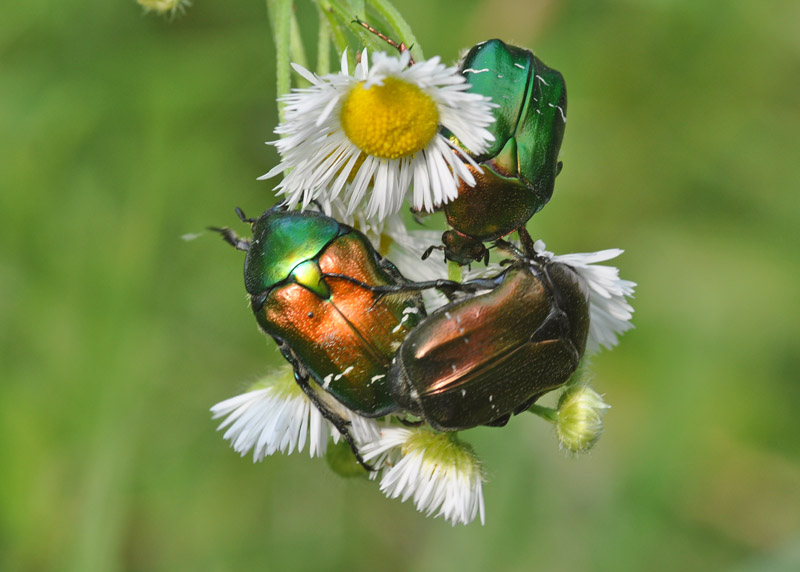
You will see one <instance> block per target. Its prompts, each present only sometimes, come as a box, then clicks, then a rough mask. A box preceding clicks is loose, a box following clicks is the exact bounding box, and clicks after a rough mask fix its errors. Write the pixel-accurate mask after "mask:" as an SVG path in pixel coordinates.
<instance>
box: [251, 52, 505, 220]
mask: <svg viewBox="0 0 800 572" xmlns="http://www.w3.org/2000/svg"><path fill="white" fill-rule="evenodd" d="M409 58H410V54H409V52H404V53H402V54H400V56H399V57H392V56H388V55H386V54H383V53H376V54H374V55H373V58H372V66H371V67H370V66H369V64H368V60H367V52H366V50H364V52H363V54H362V57H361V62H360V63H358V64H357V65H356V67H355V70H354V73H353V75H350V73H349V69H348V64H347V54H346V53H345V54H343V55H342V63H341V72H340V73H338V74H329V75H325V76H322V77H319V76H317V75H315V74H313V73H311V72H310V71H308V70H306V69H305V68H303V67H301V66H298V65H295V64H293V66H294V69H295V70H296V71H297V73H299V74H300V75H301V76H303V77H304V78H305V79H307V80H308V81H309V82H310V83H311V84H312V85H311V87H309V88H305V89H294V90H292V92H291V93H289V94H288V95H286V96H284V97H282V98H281V102H282V103H283V104H284V108H283V109H284V121H283V123H281V124H280V125H279V126H278V127H277V128H276V129H275V133H276V134H279V135H281V136H283V137H282V138H281V139H279V140H277V141H275V142H273V144H274V145H275V147H277V149H278V152H279V153H280V155H281V162H280V163H279V164H278V165H277V166H276V167H275V168H274V169H272V170H271V171H269V172H268V173H267V174H266V175H264V176H263V177H261V178H262V179H266V178H271V177H274V176H275V175H278V174H279V173H284V172H286V171H288V173H286V175H285V178H284V179H283V181H281V182H280V183H279V184H278V186H277V190H278V194H283V195H286V200H287V203H288V204H289V206H290V207H293V206H295V205H297V204H302V205H303V207H305V206H307V205H308V204H309V203H310V202H311V201H312V200H313V199H317V198H322V199H332V198H335V197H337V196H339V194H340V193H342V194H343V195H344V198H345V199H346V202H347V203H348V212H349V213H352V212H354V211H355V210H356V209H357V208H363V209H364V212H365V216H366V217H367V218H375V217H377V218H379V219H383V218H385V217H386V216H388V215H389V214H392V213H395V212H397V211H398V210H399V209H400V207H401V205H402V204H403V199H404V197H405V195H406V193H407V191H408V190H409V189H411V188H412V187H413V198H412V201H411V202H412V204H413V206H414V207H415V208H417V209H419V210H425V211H429V212H430V211H432V210H433V209H434V208H435V207H438V206H439V205H442V204H444V203H447V202H449V201H451V200H453V199H454V198H456V196H458V185H459V180H463V181H464V182H465V183H466V184H468V185H474V184H475V179H474V177H473V176H472V174H471V173H470V172H469V170H468V169H467V166H466V165H465V163H464V162H465V161H466V162H467V163H469V164H471V165H473V166H475V167H477V165H476V164H475V162H474V161H473V160H472V159H471V158H470V157H469V156H467V154H466V153H464V152H463V151H461V150H460V149H459V148H457V147H456V146H455V145H454V144H452V143H451V142H450V141H449V140H448V139H447V138H446V137H444V136H443V135H442V134H441V130H442V129H446V130H448V131H450V132H451V133H452V134H453V135H455V136H456V137H457V138H458V139H459V140H460V141H461V143H462V144H464V146H465V147H467V148H468V149H470V150H471V151H472V152H473V153H475V154H480V153H482V152H483V151H484V150H485V149H486V148H487V145H488V143H489V142H491V141H493V139H494V137H493V136H492V134H491V133H490V132H489V131H488V130H487V129H486V127H487V126H488V125H490V124H491V123H492V122H494V116H493V115H492V113H491V109H492V107H493V104H492V103H491V102H490V98H488V97H485V96H482V95H479V94H474V93H467V91H466V90H467V89H468V88H469V85H468V84H467V83H466V82H465V79H464V76H462V75H461V74H460V73H459V72H458V68H456V67H447V66H445V65H444V64H442V63H440V61H439V58H438V57H435V58H432V59H429V60H426V61H422V62H417V63H416V64H414V65H413V66H411V67H409V66H408V62H409ZM370 188H371V189H372V192H371V193H370V194H369V197H368V198H367V191H368V189H370ZM364 201H366V206H363V203H364Z"/></svg>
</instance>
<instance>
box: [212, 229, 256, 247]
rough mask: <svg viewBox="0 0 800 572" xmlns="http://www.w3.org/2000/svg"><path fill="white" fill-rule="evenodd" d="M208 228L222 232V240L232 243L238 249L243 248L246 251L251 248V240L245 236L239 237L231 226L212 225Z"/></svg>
mask: <svg viewBox="0 0 800 572" xmlns="http://www.w3.org/2000/svg"><path fill="white" fill-rule="evenodd" d="M208 230H213V231H214V232H218V233H220V234H221V235H222V240H224V241H225V242H227V243H228V244H230V245H231V246H232V247H234V248H235V249H236V250H243V251H245V252H247V251H248V250H250V241H249V240H247V239H245V238H239V236H238V235H237V234H236V233H235V232H233V231H232V230H231V229H229V228H217V227H216V226H210V227H208Z"/></svg>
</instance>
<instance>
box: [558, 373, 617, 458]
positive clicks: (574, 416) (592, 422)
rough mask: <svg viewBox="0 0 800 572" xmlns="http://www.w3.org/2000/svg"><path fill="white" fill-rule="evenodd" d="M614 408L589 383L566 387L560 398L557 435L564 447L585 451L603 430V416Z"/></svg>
mask: <svg viewBox="0 0 800 572" xmlns="http://www.w3.org/2000/svg"><path fill="white" fill-rule="evenodd" d="M609 407H611V406H610V405H608V404H607V403H606V402H605V401H603V398H602V397H601V396H600V394H598V393H597V392H596V391H595V390H593V389H592V388H591V387H589V386H587V385H575V386H572V387H570V388H569V389H567V390H566V391H565V392H564V393H563V394H562V395H561V399H559V401H558V409H557V411H556V421H555V424H556V435H558V442H559V444H560V445H561V447H563V448H564V449H568V450H569V451H572V452H573V453H585V452H586V451H588V450H589V449H591V448H592V447H593V446H594V444H595V443H596V442H597V440H598V439H599V438H600V434H601V433H602V432H603V415H605V413H606V409H608V408H609Z"/></svg>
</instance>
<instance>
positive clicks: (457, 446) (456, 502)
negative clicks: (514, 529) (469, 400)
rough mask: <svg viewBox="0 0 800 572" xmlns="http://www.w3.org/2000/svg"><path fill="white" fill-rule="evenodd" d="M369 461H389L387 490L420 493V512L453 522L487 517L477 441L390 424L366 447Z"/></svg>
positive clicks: (393, 493)
mask: <svg viewBox="0 0 800 572" xmlns="http://www.w3.org/2000/svg"><path fill="white" fill-rule="evenodd" d="M361 453H362V455H363V456H364V459H365V460H366V461H367V462H370V461H372V460H373V459H374V460H375V462H376V464H379V465H383V467H384V468H383V476H382V477H381V485H380V486H381V491H383V493H384V494H386V496H388V497H389V498H398V497H400V500H401V501H402V502H405V501H407V500H408V499H409V498H413V499H414V505H415V506H416V508H417V510H419V511H420V512H425V514H426V516H430V515H431V514H433V513H434V512H435V513H436V515H435V516H436V517H438V516H443V517H444V518H445V520H447V521H448V522H450V524H452V525H454V526H455V525H456V524H458V523H461V524H469V523H470V522H472V521H473V520H474V519H475V517H476V516H478V515H479V514H480V519H481V524H483V523H484V521H485V518H484V505H483V488H482V487H483V481H484V480H485V479H484V476H483V467H482V465H481V463H480V461H479V460H478V458H477V456H476V455H475V452H474V451H473V450H472V447H470V446H469V445H467V444H466V443H463V442H461V441H458V440H457V439H456V437H455V434H452V433H435V432H433V431H430V430H428V429H424V428H418V429H408V428H400V427H387V428H384V429H383V430H382V431H381V436H380V439H379V440H377V441H374V442H372V443H369V444H367V445H365V446H364V447H363V448H362V450H361Z"/></svg>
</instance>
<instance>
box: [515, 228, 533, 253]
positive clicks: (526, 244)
mask: <svg viewBox="0 0 800 572" xmlns="http://www.w3.org/2000/svg"><path fill="white" fill-rule="evenodd" d="M517 234H518V235H519V241H520V243H521V245H522V251H523V252H524V253H525V256H527V257H528V258H534V257H536V249H535V248H534V247H533V239H532V238H531V235H530V234H529V233H528V229H527V228H525V227H524V226H521V227H519V228H518V229H517Z"/></svg>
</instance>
